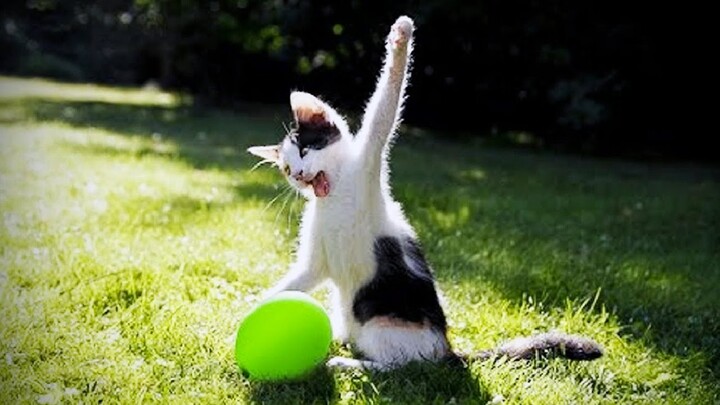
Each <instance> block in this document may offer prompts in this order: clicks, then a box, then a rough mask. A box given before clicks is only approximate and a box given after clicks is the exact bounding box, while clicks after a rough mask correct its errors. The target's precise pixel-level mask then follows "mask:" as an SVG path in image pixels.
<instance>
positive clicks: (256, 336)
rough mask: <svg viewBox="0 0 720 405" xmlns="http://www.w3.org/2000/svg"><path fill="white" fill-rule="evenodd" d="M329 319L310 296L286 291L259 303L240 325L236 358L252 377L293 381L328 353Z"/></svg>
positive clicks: (330, 336) (265, 379)
mask: <svg viewBox="0 0 720 405" xmlns="http://www.w3.org/2000/svg"><path fill="white" fill-rule="evenodd" d="M331 339H332V327H331V326H330V318H328V315H327V313H326V312H325V310H324V309H323V307H322V306H321V305H320V304H319V303H318V302H317V301H316V300H315V299H313V298H312V297H311V296H309V295H307V294H305V293H301V292H298V291H284V292H281V293H279V294H277V295H275V296H273V297H272V298H270V299H268V300H266V301H264V302H262V303H260V305H258V306H257V307H256V308H255V309H254V310H252V312H250V313H249V314H248V315H247V316H246V317H245V319H244V320H243V321H242V322H241V323H240V327H239V328H238V333H237V339H236V340H235V360H236V361H237V364H238V366H239V367H240V370H242V371H243V372H244V373H247V374H248V375H249V376H250V378H252V379H255V380H264V381H281V380H292V379H297V378H300V377H303V376H305V375H306V374H307V373H308V372H310V371H311V370H312V369H314V368H315V367H316V366H317V365H318V364H319V363H320V362H322V361H323V360H324V359H325V357H326V356H327V353H328V349H329V348H330V341H331Z"/></svg>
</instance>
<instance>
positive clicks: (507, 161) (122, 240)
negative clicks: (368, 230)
mask: <svg viewBox="0 0 720 405" xmlns="http://www.w3.org/2000/svg"><path fill="white" fill-rule="evenodd" d="M23 89H27V91H24V90H23ZM0 93H2V96H0V137H1V138H0V149H1V150H0V211H1V212H2V221H3V223H2V227H1V228H0V294H1V296H0V311H1V312H0V313H1V318H0V319H1V322H2V324H1V326H0V354H1V355H2V359H0V402H1V403H80V402H82V403H94V402H100V401H102V402H103V403H141V402H160V403H223V402H253V403H478V404H483V403H487V402H489V401H493V400H494V401H495V403H498V402H500V400H503V399H504V402H505V403H512V404H515V403H525V404H542V403H546V404H558V403H611V404H615V403H653V404H654V403H687V404H703V403H717V402H718V401H720V390H719V389H718V386H720V382H719V381H718V373H720V366H718V363H719V361H720V337H719V336H720V316H719V315H720V313H719V309H720V294H718V293H717V291H718V289H719V288H720V249H719V247H720V231H719V228H718V226H719V225H720V184H719V181H720V170H718V169H717V168H712V167H699V166H694V165H691V164H673V165H660V164H650V163H637V162H625V161H613V160H591V159H581V158H577V157H569V156H558V155H552V154H545V153H530V152H519V151H512V150H507V149H492V148H487V147H483V146H482V145H480V144H474V143H457V142H448V141H444V140H442V139H441V138H442V135H441V134H435V136H429V135H426V134H419V132H420V131H417V130H414V131H413V130H405V131H404V133H403V134H402V137H401V139H400V140H399V142H398V144H397V146H396V147H395V149H394V151H393V158H392V166H393V169H394V171H393V182H394V193H395V195H396V197H397V198H398V199H399V200H400V201H402V202H403V204H404V206H405V209H406V211H407V214H408V216H409V218H410V219H411V222H412V223H413V225H414V226H415V227H416V228H417V230H418V233H419V235H420V237H421V240H422V242H423V244H424V246H425V248H426V250H427V256H428V257H429V260H430V261H431V263H432V264H433V266H434V268H435V271H436V275H437V277H438V280H439V284H440V286H441V288H442V289H443V290H444V293H445V296H446V301H447V302H446V309H447V312H448V317H449V322H450V327H451V340H452V342H453V344H454V345H455V347H457V348H458V349H460V350H463V351H472V350H476V349H482V348H487V347H491V346H495V345H496V344H498V343H499V342H501V341H502V340H504V339H508V338H511V337H514V336H518V335H526V334H531V333H534V332H537V331H544V330H548V329H560V330H564V331H567V332H571V333H582V334H585V335H589V336H592V337H593V338H595V339H597V340H598V341H599V342H601V343H602V344H603V346H604V347H605V349H606V352H607V354H606V356H605V357H604V358H602V359H600V360H598V361H595V362H591V363H573V362H568V361H563V360H550V361H533V362H505V361H497V362H478V363H474V364H471V365H470V366H469V367H468V368H467V369H465V370H458V369H450V368H447V367H440V366H427V365H412V366H410V367H407V368H405V369H403V370H400V371H397V372H392V373H388V374H372V373H363V372H358V371H352V372H336V373H335V372H333V373H331V372H328V371H325V370H323V369H319V370H318V371H317V372H316V373H315V374H314V375H313V376H312V377H311V378H308V379H307V380H305V381H301V382H298V383H292V384H263V383H257V382H252V381H248V380H246V379H244V378H243V377H242V376H241V375H240V374H239V373H238V371H237V370H236V367H235V365H234V362H233V355H232V340H233V334H234V332H235V329H236V327H237V325H238V323H239V321H240V320H241V319H242V317H243V315H244V314H246V313H247V312H248V311H249V310H250V309H251V308H252V307H253V306H254V305H255V304H256V303H257V302H258V296H259V294H260V293H261V292H262V291H263V290H264V289H265V288H267V287H269V286H270V285H271V284H272V283H273V281H274V280H276V279H278V278H279V277H280V276H281V275H282V274H283V273H284V271H285V269H286V268H287V266H288V264H289V262H290V260H291V255H290V252H291V251H292V247H293V243H294V237H295V234H296V232H297V220H298V218H299V214H300V211H301V208H302V202H301V201H297V200H294V199H292V198H290V196H288V198H283V196H281V198H279V199H277V200H276V202H275V203H274V204H269V202H270V201H271V200H272V199H273V198H274V197H276V196H278V195H279V194H281V193H283V192H284V191H283V190H284V188H283V186H282V179H281V177H280V176H279V174H277V173H275V172H274V171H273V170H269V169H266V168H261V169H257V170H255V171H251V170H250V169H251V167H252V165H253V164H254V163H255V160H254V159H253V158H252V157H251V156H248V155H247V154H246V153H245V152H244V150H245V148H246V147H248V146H250V145H253V144H264V143H269V142H273V141H276V140H277V139H278V137H279V135H280V134H281V133H282V125H281V122H282V121H285V120H287V118H288V114H287V111H286V107H285V106H279V107H277V108H275V107H258V106H248V107H247V108H246V109H245V110H243V111H238V112H236V113H229V112H223V111H219V110H208V109H204V110H196V109H193V108H191V107H189V106H188V105H187V104H186V103H184V102H183V98H182V97H178V96H176V95H172V94H167V93H162V92H159V91H153V90H134V89H116V88H109V87H103V86H80V85H71V84H62V83H54V82H49V81H41V80H25V79H15V78H7V77H6V78H0ZM410 102H412V98H411V99H410ZM318 297H319V298H320V299H323V296H322V294H320V295H318ZM346 352H347V348H344V347H340V346H339V345H335V346H333V348H332V353H333V354H337V353H346Z"/></svg>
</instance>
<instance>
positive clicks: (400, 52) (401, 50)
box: [387, 16, 415, 59]
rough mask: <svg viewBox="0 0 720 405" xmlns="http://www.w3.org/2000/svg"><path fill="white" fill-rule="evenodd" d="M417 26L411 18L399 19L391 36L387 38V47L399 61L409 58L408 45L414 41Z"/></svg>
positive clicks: (391, 30) (392, 29) (391, 31)
mask: <svg viewBox="0 0 720 405" xmlns="http://www.w3.org/2000/svg"><path fill="white" fill-rule="evenodd" d="M414 29H415V25H414V23H413V20H412V19H410V17H407V16H402V17H399V18H398V19H397V20H396V21H395V24H393V26H392V28H391V29H390V35H388V38H387V46H388V47H389V48H390V51H391V52H392V53H393V56H394V57H395V58H398V59H402V58H407V55H408V44H409V43H410V40H411V39H412V35H413V30H414Z"/></svg>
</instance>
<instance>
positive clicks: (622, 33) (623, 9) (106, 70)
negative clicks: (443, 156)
mask: <svg viewBox="0 0 720 405" xmlns="http://www.w3.org/2000/svg"><path fill="white" fill-rule="evenodd" d="M2 11H3V12H2V31H1V33H0V47H2V49H3V54H4V57H3V58H0V71H2V72H4V73H8V74H16V75H25V76H45V77H55V78H60V79H65V80H71V81H93V82H103V83H113V84H128V85H130V84H132V85H159V86H161V87H163V88H171V89H179V90H183V91H188V92H190V93H192V94H194V95H195V96H196V97H195V99H196V100H198V103H199V104H201V105H202V104H206V103H207V104H212V105H215V106H217V105H219V106H223V107H226V108H233V107H235V106H237V105H238V103H239V102H244V101H254V102H270V103H278V102H280V103H285V102H286V101H287V96H288V93H289V91H290V90H292V89H302V90H306V91H310V92H312V93H315V94H318V95H321V96H323V97H324V98H326V99H327V100H328V101H330V102H331V103H332V104H333V105H335V106H337V107H339V108H340V109H341V110H342V111H343V112H345V113H350V115H353V114H352V113H353V112H355V113H357V112H358V111H357V110H358V109H359V107H360V106H362V105H363V103H364V101H365V100H366V99H367V98H368V97H369V95H370V92H371V91H372V89H373V86H374V81H375V78H376V76H377V74H378V69H379V65H380V61H381V58H382V55H383V52H384V47H383V42H384V37H385V35H386V33H387V31H388V28H389V26H390V24H391V23H392V22H393V21H394V19H395V18H396V17H397V16H398V15H401V14H408V15H410V16H412V17H413V18H414V19H415V20H416V25H417V27H418V31H417V34H416V35H417V42H418V46H417V48H416V53H415V62H414V70H413V78H412V87H411V88H410V93H409V94H410V96H411V99H412V102H410V103H409V104H408V106H407V110H406V120H405V122H406V123H409V124H411V125H414V126H421V127H425V128H431V129H438V130H443V131H445V132H446V133H453V134H456V136H458V137H466V138H467V137H487V138H490V139H499V140H502V139H507V140H511V141H513V142H515V143H525V144H529V145H531V146H537V147H551V148H554V149H563V150H573V151H581V152H587V153H593V154H604V155H607V154H610V155H631V156H636V157H638V156H640V157H656V158H667V157H672V158H693V159H694V158H703V159H707V158H712V156H710V152H709V151H710V150H712V148H709V147H708V145H709V142H710V141H709V140H705V138H704V137H703V135H702V132H701V131H695V130H693V129H691V128H690V127H689V125H688V119H687V118H688V117H687V114H688V112H689V111H688V106H687V98H688V96H687V91H688V88H689V87H692V86H689V85H688V81H687V80H686V79H687V74H685V73H683V72H681V70H682V69H681V67H682V66H683V64H684V63H686V59H687V56H688V55H687V54H688V50H687V49H688V47H687V46H686V39H687V35H685V34H684V31H683V30H680V29H677V27H679V26H682V24H680V20H682V17H681V16H680V14H679V12H678V10H677V8H676V7H675V5H673V4H672V3H667V2H656V3H653V4H652V5H651V6H650V5H649V4H645V3H644V2H614V1H607V0H606V1H600V0H587V1H581V2H578V1H571V0H542V1H541V0H529V1H523V2H516V1H506V0H479V1H473V2H468V1H460V0H428V1H422V2H420V1H413V0H398V1H393V2H380V1H359V0H350V1H341V2H336V1H329V0H303V1H300V0H289V1H280V0H270V1H267V0H213V1H206V0H103V1H98V2H92V1H82V0H26V1H15V0H11V1H9V2H4V3H3V6H2ZM668 22H672V25H671V24H669V23H668ZM673 27H675V29H673Z"/></svg>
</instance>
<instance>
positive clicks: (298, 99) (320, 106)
mask: <svg viewBox="0 0 720 405" xmlns="http://www.w3.org/2000/svg"><path fill="white" fill-rule="evenodd" d="M290 107H292V110H293V114H294V115H295V121H297V123H298V124H300V123H303V124H312V125H316V126H326V125H334V124H335V123H334V122H333V121H334V118H335V116H337V113H335V111H334V110H333V109H332V107H330V106H329V105H327V104H325V103H324V102H323V101H322V100H320V99H319V98H317V97H315V96H313V95H312V94H310V93H304V92H302V91H294V92H292V93H291V94H290Z"/></svg>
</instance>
